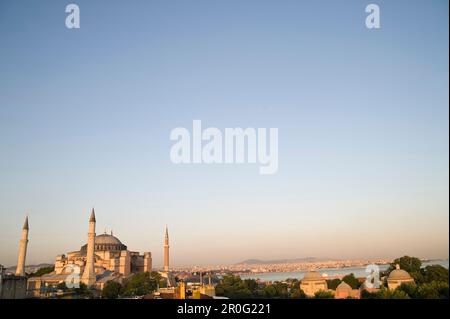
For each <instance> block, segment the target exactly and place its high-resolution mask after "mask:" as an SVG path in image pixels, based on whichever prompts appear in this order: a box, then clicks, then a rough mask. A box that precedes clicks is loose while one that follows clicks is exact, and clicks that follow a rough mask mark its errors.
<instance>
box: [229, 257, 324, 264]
mask: <svg viewBox="0 0 450 319" xmlns="http://www.w3.org/2000/svg"><path fill="white" fill-rule="evenodd" d="M324 260H327V259H326V258H316V257H305V258H293V259H273V260H261V259H246V260H244V261H241V262H239V263H237V264H238V265H239V264H247V265H256V264H288V263H310V262H318V261H324Z"/></svg>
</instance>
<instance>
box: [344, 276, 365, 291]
mask: <svg viewBox="0 0 450 319" xmlns="http://www.w3.org/2000/svg"><path fill="white" fill-rule="evenodd" d="M342 281H344V282H346V283H347V284H348V285H349V286H350V287H352V289H358V288H359V286H361V284H360V282H359V281H358V279H356V278H355V275H354V274H353V273H351V274H349V275H347V276H344V278H342Z"/></svg>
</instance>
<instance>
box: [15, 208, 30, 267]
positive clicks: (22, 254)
mask: <svg viewBox="0 0 450 319" xmlns="http://www.w3.org/2000/svg"><path fill="white" fill-rule="evenodd" d="M27 246H28V216H27V217H25V223H23V227H22V239H21V240H20V246H19V260H18V261H17V269H16V276H25V259H26V257H27Z"/></svg>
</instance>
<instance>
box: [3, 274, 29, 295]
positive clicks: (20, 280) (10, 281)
mask: <svg viewBox="0 0 450 319" xmlns="http://www.w3.org/2000/svg"><path fill="white" fill-rule="evenodd" d="M26 293H27V278H26V277H20V276H12V275H3V276H1V277H0V299H24V298H25V297H26Z"/></svg>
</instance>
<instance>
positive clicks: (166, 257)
mask: <svg viewBox="0 0 450 319" xmlns="http://www.w3.org/2000/svg"><path fill="white" fill-rule="evenodd" d="M164 271H165V272H168V271H169V230H168V229H167V226H166V235H165V237H164Z"/></svg>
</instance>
